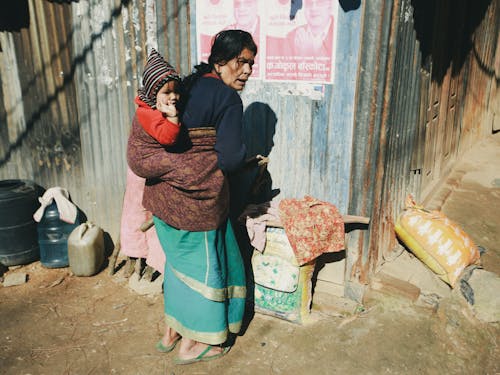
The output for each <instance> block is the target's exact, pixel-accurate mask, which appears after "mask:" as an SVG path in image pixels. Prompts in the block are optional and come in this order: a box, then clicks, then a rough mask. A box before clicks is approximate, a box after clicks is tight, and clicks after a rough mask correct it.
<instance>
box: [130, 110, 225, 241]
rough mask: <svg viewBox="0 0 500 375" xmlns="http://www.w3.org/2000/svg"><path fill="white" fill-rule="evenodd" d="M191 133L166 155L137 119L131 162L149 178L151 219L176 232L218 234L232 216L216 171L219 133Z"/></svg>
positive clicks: (147, 193)
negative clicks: (216, 232)
mask: <svg viewBox="0 0 500 375" xmlns="http://www.w3.org/2000/svg"><path fill="white" fill-rule="evenodd" d="M188 133H189V134H188V135H187V136H186V137H184V138H185V139H183V137H181V138H180V139H179V141H178V145H177V146H176V147H175V148H168V149H167V148H164V147H163V146H162V145H160V144H159V143H158V142H157V141H156V140H155V139H154V138H153V137H151V136H150V135H149V134H147V133H146V132H145V131H144V129H143V127H142V126H141V124H139V122H138V121H137V117H135V118H134V121H133V122H132V129H131V133H130V136H129V140H128V145H127V161H128V164H129V166H130V169H132V171H133V172H134V173H135V174H137V175H138V176H140V177H144V178H146V186H145V188H144V197H143V205H144V208H146V209H147V210H149V211H151V212H152V213H153V215H155V216H157V217H158V218H160V219H161V220H163V221H164V222H166V223H167V224H169V225H171V226H173V227H175V228H178V229H183V230H188V231H207V230H213V229H217V228H218V227H219V225H220V224H221V223H222V222H223V221H224V220H225V219H226V217H227V215H228V210H229V208H228V207H229V189H228V183H227V180H226V177H225V176H224V174H223V173H222V171H221V170H220V169H219V168H218V166H217V154H216V152H215V150H214V145H215V140H216V134H215V129H214V128H196V129H189V131H188ZM180 148H183V149H180Z"/></svg>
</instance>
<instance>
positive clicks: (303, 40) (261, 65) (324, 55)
mask: <svg viewBox="0 0 500 375" xmlns="http://www.w3.org/2000/svg"><path fill="white" fill-rule="evenodd" d="M337 12H338V2H337V1H334V0H302V1H293V2H292V1H291V0H197V1H196V29H197V33H198V34H197V42H198V60H199V61H207V60H208V56H209V55H210V47H211V43H212V40H213V37H214V35H215V34H217V32H219V31H221V30H227V29H242V30H246V31H248V32H250V33H251V34H252V36H253V38H254V40H255V42H256V43H257V46H258V54H257V61H256V63H255V65H254V70H253V73H252V77H251V78H253V79H264V80H266V81H278V82H301V83H304V82H307V83H317V84H323V83H327V84H328V83H333V75H334V66H335V40H336V22H335V20H336V18H337Z"/></svg>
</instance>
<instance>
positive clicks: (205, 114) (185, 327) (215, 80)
mask: <svg viewBox="0 0 500 375" xmlns="http://www.w3.org/2000/svg"><path fill="white" fill-rule="evenodd" d="M256 54H257V46H256V45H255V42H254V41H253V39H252V36H251V35H250V34H249V33H248V32H245V31H242V30H226V31H221V32H220V33H219V34H217V35H216V37H215V39H214V42H213V45H212V49H211V53H210V57H209V59H208V64H206V63H202V64H201V65H198V66H197V67H196V68H195V72H194V73H193V74H191V75H190V76H188V77H186V79H185V80H184V82H183V86H184V88H185V89H184V91H183V92H182V94H181V103H182V104H181V123H182V124H183V127H184V128H185V129H186V134H185V135H184V137H183V136H182V134H181V137H180V139H179V140H178V142H177V145H176V146H174V147H172V148H167V149H166V151H164V152H162V153H159V152H158V147H157V145H156V144H155V142H154V140H151V139H150V141H151V145H152V146H151V150H147V149H144V147H143V148H142V149H139V148H138V147H136V145H134V144H130V143H129V148H128V161H129V165H130V167H131V168H132V170H133V171H134V172H135V173H136V174H138V175H139V176H141V177H145V178H147V182H146V187H145V191H144V199H143V205H144V207H145V208H146V209H147V210H149V211H151V212H152V213H153V215H154V222H155V228H156V231H157V233H158V237H159V239H160V242H161V244H162V247H163V250H164V252H165V255H166V258H167V261H166V265H165V271H164V278H165V281H164V302H165V318H166V324H167V328H166V330H165V335H164V336H163V338H162V339H161V340H160V342H158V344H157V349H158V350H160V351H162V352H169V351H172V350H173V349H174V348H175V346H176V344H177V342H178V341H179V340H181V338H182V340H181V341H180V349H179V354H178V357H177V358H176V359H175V363H177V364H188V363H194V362H198V361H208V360H211V359H215V358H219V357H221V356H222V355H224V354H225V353H227V351H228V350H229V347H225V348H223V347H222V346H220V345H221V344H223V343H224V342H225V341H226V340H227V338H228V334H229V333H237V332H239V330H240V328H241V324H242V319H243V314H244V310H245V297H246V286H245V269H244V266H243V261H242V258H241V254H240V251H239V248H238V245H237V242H236V239H235V237H234V233H233V229H232V227H231V224H230V222H229V220H228V212H229V186H228V181H227V174H228V173H230V172H233V171H235V170H237V169H239V168H240V167H241V166H242V165H243V163H244V160H245V156H246V148H245V145H244V144H243V143H242V136H241V132H242V121H243V103H242V101H241V98H240V96H239V94H238V91H241V90H242V89H243V88H244V87H245V84H246V82H247V80H248V78H249V77H250V75H251V73H252V66H253V64H254V58H255V55H256ZM132 132H137V133H138V135H140V136H142V137H148V135H147V134H145V132H144V131H143V129H141V127H140V126H136V125H134V124H133V126H132ZM131 138H132V137H131Z"/></svg>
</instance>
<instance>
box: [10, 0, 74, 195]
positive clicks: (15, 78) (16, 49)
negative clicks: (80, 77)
mask: <svg viewBox="0 0 500 375" xmlns="http://www.w3.org/2000/svg"><path fill="white" fill-rule="evenodd" d="M4 5H5V4H4ZM15 7H16V8H15V11H16V13H13V14H11V17H12V18H13V19H15V18H16V17H22V18H23V19H21V20H19V19H18V21H19V22H21V23H23V25H25V26H29V27H23V28H21V29H20V30H19V31H16V32H1V33H0V44H1V48H2V52H1V53H0V75H1V77H2V78H1V80H2V97H3V103H2V104H3V109H4V112H3V114H4V115H3V116H2V122H1V135H2V139H1V141H0V178H2V179H9V178H26V179H32V180H34V181H36V182H37V183H39V184H41V185H42V186H43V187H45V188H47V187H51V186H56V185H58V186H64V187H67V188H68V189H69V190H70V192H73V193H75V194H76V195H78V189H79V188H80V186H81V185H82V165H81V164H82V160H81V150H80V133H79V123H78V116H77V113H78V109H77V102H76V92H75V85H74V73H75V69H74V68H75V67H74V64H73V60H72V55H71V52H72V45H71V24H70V22H71V8H70V6H69V5H68V4H63V5H54V4H51V3H49V2H47V1H19V2H18V3H17V4H16V5H15ZM2 11H6V10H5V9H3V10H2Z"/></svg>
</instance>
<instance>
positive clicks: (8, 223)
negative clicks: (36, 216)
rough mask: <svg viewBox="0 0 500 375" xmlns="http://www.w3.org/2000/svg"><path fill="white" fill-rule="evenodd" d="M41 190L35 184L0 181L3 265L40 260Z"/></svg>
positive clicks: (18, 181) (1, 252) (0, 259)
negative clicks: (39, 205)
mask: <svg viewBox="0 0 500 375" xmlns="http://www.w3.org/2000/svg"><path fill="white" fill-rule="evenodd" d="M37 190H38V188H37V186H36V185H35V183H34V182H33V181H28V180H1V181H0V263H2V264H3V265H5V266H17V265H21V264H28V263H31V262H34V261H36V260H38V259H40V251H39V248H38V238H37V230H36V228H37V227H36V222H35V220H33V213H34V212H35V211H36V209H37V207H38V199H37V197H38V191H37Z"/></svg>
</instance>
